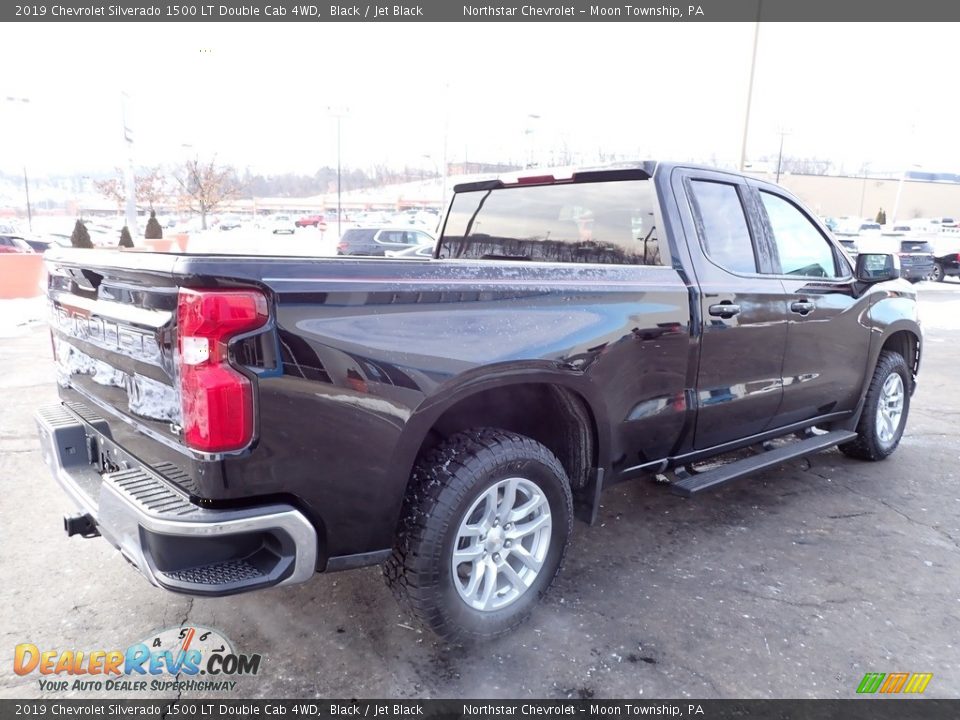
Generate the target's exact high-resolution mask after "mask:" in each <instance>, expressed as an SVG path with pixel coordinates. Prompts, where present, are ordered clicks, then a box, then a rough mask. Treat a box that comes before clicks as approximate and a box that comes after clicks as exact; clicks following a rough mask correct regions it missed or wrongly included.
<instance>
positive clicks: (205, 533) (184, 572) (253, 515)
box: [35, 405, 317, 595]
mask: <svg viewBox="0 0 960 720" xmlns="http://www.w3.org/2000/svg"><path fill="white" fill-rule="evenodd" d="M35 419H36V422H37V428H38V430H39V433H40V444H41V450H42V453H43V459H44V461H45V462H46V464H47V466H48V467H49V468H50V471H51V472H52V473H53V476H54V477H55V478H56V480H57V482H58V483H59V484H60V486H61V487H62V488H63V489H64V491H65V492H66V493H67V494H68V495H69V496H70V498H71V499H72V500H73V502H74V503H75V504H76V505H77V507H78V508H79V509H80V511H81V512H82V513H84V514H85V515H87V516H89V518H90V519H91V520H92V522H93V524H94V525H95V527H96V530H97V532H98V533H99V534H100V535H102V536H103V537H104V538H105V539H106V540H108V541H109V542H110V543H111V544H112V545H113V546H114V547H116V548H117V549H119V550H120V552H121V553H122V554H123V557H124V558H126V559H127V560H128V561H129V562H130V563H131V564H133V565H134V566H135V567H136V568H137V570H139V571H140V572H141V573H142V574H143V575H144V576H145V577H146V578H147V579H148V580H149V581H150V582H151V583H153V584H154V585H157V586H158V587H162V588H165V589H167V590H171V591H173V592H180V593H185V594H189V595H231V594H235V593H240V592H246V591H249V590H256V589H260V588H264V587H271V586H274V585H289V584H294V583H300V582H305V581H306V580H308V579H310V577H312V576H313V574H314V572H315V571H316V564H317V533H316V531H315V529H314V527H313V525H312V524H311V523H310V521H309V520H307V518H306V517H305V516H304V515H303V513H301V512H300V511H299V510H297V509H296V508H294V507H292V506H290V505H284V504H271V505H264V506H259V507H255V508H242V509H231V510H214V509H209V508H204V507H200V506H199V505H197V504H196V503H194V502H192V501H191V500H190V498H189V497H188V496H186V495H185V494H183V493H182V492H181V491H180V490H179V489H178V488H176V487H174V486H173V485H171V484H170V483H168V482H167V481H165V480H164V479H163V478H161V477H160V476H159V475H157V474H155V473H153V472H151V470H150V469H149V468H146V467H143V466H142V465H140V464H139V463H138V462H137V461H136V459H135V458H133V457H132V456H130V455H129V454H128V453H126V452H125V451H124V450H123V449H122V448H121V447H119V446H118V445H116V443H114V442H113V440H112V439H111V436H110V430H109V427H108V426H107V423H106V422H105V421H103V420H98V419H97V418H95V417H91V415H90V414H89V413H85V414H84V418H83V419H81V417H80V416H79V415H78V414H77V413H75V412H73V411H72V410H71V409H70V408H69V407H67V406H65V405H52V406H49V407H45V408H41V409H40V410H39V411H37V413H36V416H35ZM103 458H107V459H108V460H109V463H110V465H111V466H115V467H116V468H118V469H116V470H115V471H114V472H103V473H101V470H100V467H101V465H102V459H103Z"/></svg>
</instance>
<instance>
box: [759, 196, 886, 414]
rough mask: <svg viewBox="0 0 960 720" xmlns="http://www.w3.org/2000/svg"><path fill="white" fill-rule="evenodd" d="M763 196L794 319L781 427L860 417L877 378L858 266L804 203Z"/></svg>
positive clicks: (778, 270)
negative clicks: (866, 384)
mask: <svg viewBox="0 0 960 720" xmlns="http://www.w3.org/2000/svg"><path fill="white" fill-rule="evenodd" d="M756 191H757V196H758V199H759V203H758V204H759V206H760V208H761V213H760V215H761V220H762V221H763V222H764V225H765V230H766V232H767V234H768V235H769V237H770V240H771V242H770V245H771V247H772V249H773V253H774V255H775V258H774V261H775V263H776V266H775V272H776V273H777V275H778V277H779V279H780V282H782V283H783V288H784V292H785V293H786V305H787V310H788V313H789V314H788V317H789V325H788V329H787V349H786V353H785V354H784V359H783V402H782V403H781V405H780V408H779V410H778V411H777V417H776V419H775V421H774V425H775V426H783V425H790V424H792V423H796V422H801V421H803V420H808V419H811V418H815V417H819V416H822V415H827V414H830V413H835V412H844V411H848V410H852V409H854V408H855V407H856V405H857V402H858V401H859V399H860V391H861V389H862V387H863V379H864V378H865V377H869V375H870V374H869V372H868V371H867V368H866V363H867V360H868V357H869V350H870V339H871V338H870V329H869V328H867V327H865V326H864V325H863V323H862V317H863V316H864V315H865V313H866V311H867V306H868V303H869V300H868V299H867V298H866V297H858V293H857V292H856V289H855V283H854V278H853V272H852V269H851V267H850V263H849V262H848V261H847V259H846V258H845V257H844V256H843V253H842V252H841V251H840V250H839V248H838V247H837V246H835V245H834V243H833V242H832V241H831V240H830V239H829V238H828V236H827V234H826V232H825V231H824V230H822V229H821V228H820V227H819V226H818V225H817V223H816V222H815V221H814V220H813V219H812V218H811V217H809V215H808V214H807V213H806V212H805V211H804V210H803V209H802V208H801V207H800V206H799V205H798V204H796V203H795V202H794V201H793V200H792V199H791V198H790V197H789V196H788V195H787V194H785V193H781V192H779V191H778V189H777V188H775V187H772V186H762V185H758V186H757V187H756Z"/></svg>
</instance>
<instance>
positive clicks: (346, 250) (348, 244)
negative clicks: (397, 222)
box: [337, 226, 436, 257]
mask: <svg viewBox="0 0 960 720" xmlns="http://www.w3.org/2000/svg"><path fill="white" fill-rule="evenodd" d="M435 243H436V240H435V238H434V237H433V236H432V235H431V234H430V233H428V232H426V231H425V230H419V229H416V228H410V227H379V226H373V227H370V226H362V227H357V228H349V229H348V230H345V231H344V233H343V235H341V236H340V242H338V243H337V255H374V256H379V257H384V256H385V254H386V251H387V250H407V249H409V248H410V247H412V246H418V245H429V246H431V247H432V246H433V245H434V244H435Z"/></svg>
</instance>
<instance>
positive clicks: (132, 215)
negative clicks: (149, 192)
mask: <svg viewBox="0 0 960 720" xmlns="http://www.w3.org/2000/svg"><path fill="white" fill-rule="evenodd" d="M129 101H130V96H129V95H127V93H126V92H121V93H120V106H121V112H122V115H123V141H124V142H125V143H126V145H127V168H126V172H125V173H124V180H125V184H126V195H127V207H126V219H127V228H128V229H129V230H130V234H131V235H133V237H138V236H139V235H140V231H139V230H138V229H137V178H136V175H135V174H134V171H133V130H132V129H131V128H130V120H129V115H128V113H127V110H128V107H127V104H128V102H129Z"/></svg>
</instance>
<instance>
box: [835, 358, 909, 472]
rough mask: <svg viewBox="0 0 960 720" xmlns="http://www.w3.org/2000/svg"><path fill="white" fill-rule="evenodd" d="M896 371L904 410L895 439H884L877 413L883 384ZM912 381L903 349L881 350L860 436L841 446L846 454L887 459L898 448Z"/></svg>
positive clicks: (894, 434)
mask: <svg viewBox="0 0 960 720" xmlns="http://www.w3.org/2000/svg"><path fill="white" fill-rule="evenodd" d="M894 373H896V374H898V375H899V376H900V380H901V382H902V383H903V412H902V413H901V415H900V419H899V422H898V425H897V428H896V431H895V432H894V433H893V437H892V439H890V440H889V441H887V442H884V441H883V440H881V439H880V437H879V436H878V434H877V413H878V411H879V408H880V402H881V398H882V389H883V384H884V383H885V382H886V381H887V378H888V377H890V375H892V374H894ZM912 382H913V380H912V377H911V374H910V368H909V367H907V361H906V360H905V359H904V358H903V356H902V355H901V354H900V353H896V352H892V351H890V350H884V351H883V352H881V353H880V358H879V360H878V361H877V367H876V369H875V370H874V371H873V378H872V379H871V380H870V388H869V389H868V390H867V398H866V401H865V402H864V405H863V413H862V414H861V415H860V421H859V423H857V439H856V440H852V441H851V442H848V443H844V444H842V445H840V446H839V448H840V451H841V452H842V453H843V454H844V455H848V456H849V457H852V458H857V459H858V460H883V459H884V458H886V457H888V456H889V455H890V454H891V453H893V451H894V450H896V449H897V445H899V444H900V438H902V437H903V430H904V428H905V427H906V425H907V416H908V415H909V414H910V390H911V387H912Z"/></svg>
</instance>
